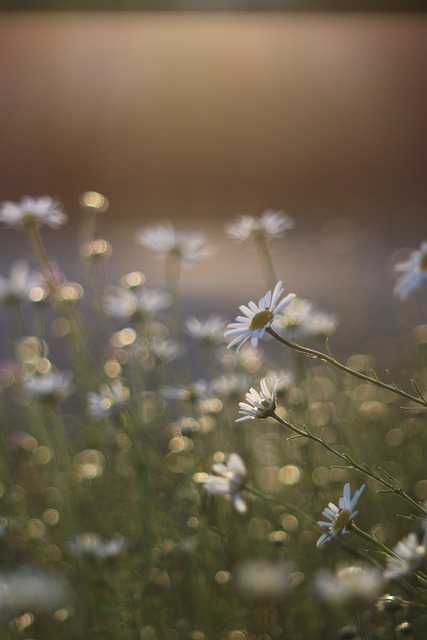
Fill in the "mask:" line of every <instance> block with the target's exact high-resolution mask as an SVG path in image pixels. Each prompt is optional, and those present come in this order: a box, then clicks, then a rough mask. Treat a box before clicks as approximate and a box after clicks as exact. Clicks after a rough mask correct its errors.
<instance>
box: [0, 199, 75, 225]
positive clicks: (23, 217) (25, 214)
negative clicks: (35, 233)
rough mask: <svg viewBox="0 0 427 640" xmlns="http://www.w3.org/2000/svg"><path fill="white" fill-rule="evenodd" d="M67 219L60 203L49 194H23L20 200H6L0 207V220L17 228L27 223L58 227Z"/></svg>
mask: <svg viewBox="0 0 427 640" xmlns="http://www.w3.org/2000/svg"><path fill="white" fill-rule="evenodd" d="M67 220H68V218H67V216H66V214H65V213H64V212H63V211H62V206H61V204H60V203H59V202H57V201H56V200H53V199H52V198H51V197H50V196H43V197H41V198H31V197H30V196H24V197H23V198H22V199H21V201H20V202H10V200H6V201H5V202H3V203H2V205H1V207H0V222H4V224H5V225H7V226H8V227H11V228H15V229H17V230H21V229H23V228H24V227H25V226H27V225H37V226H42V225H44V224H47V225H48V226H49V227H52V229H58V228H59V227H60V226H61V225H63V224H65V223H66V222H67Z"/></svg>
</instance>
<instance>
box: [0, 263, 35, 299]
mask: <svg viewBox="0 0 427 640" xmlns="http://www.w3.org/2000/svg"><path fill="white" fill-rule="evenodd" d="M36 279H37V275H36V274H34V273H31V272H30V267H29V264H28V262H27V261H26V260H16V261H15V262H14V263H13V264H12V266H11V268H10V275H9V278H3V277H2V276H0V302H3V303H4V304H7V303H14V302H21V301H22V300H25V299H27V298H28V294H29V292H30V290H31V288H32V286H33V285H34V283H35V282H36Z"/></svg>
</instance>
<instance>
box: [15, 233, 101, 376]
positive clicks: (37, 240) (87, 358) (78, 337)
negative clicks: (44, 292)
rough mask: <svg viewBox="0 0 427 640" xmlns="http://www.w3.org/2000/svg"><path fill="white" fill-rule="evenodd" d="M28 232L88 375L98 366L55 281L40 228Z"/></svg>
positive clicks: (57, 306)
mask: <svg viewBox="0 0 427 640" xmlns="http://www.w3.org/2000/svg"><path fill="white" fill-rule="evenodd" d="M27 230H28V235H29V239H30V242H31V245H32V248H33V251H34V255H35V258H36V261H37V263H38V265H39V267H40V269H41V270H42V272H43V274H44V276H45V278H46V281H47V284H48V287H49V291H50V293H51V295H52V299H53V303H54V305H55V307H56V308H57V310H58V311H59V312H60V313H62V314H63V315H64V316H65V317H66V319H67V321H68V324H69V327H70V331H69V335H70V339H71V342H72V347H73V351H75V352H76V353H77V354H79V355H80V356H81V357H82V359H83V360H84V362H83V366H82V373H84V374H85V375H88V373H89V372H90V371H93V369H94V368H96V365H95V363H94V362H93V360H92V357H91V355H90V352H89V349H88V346H87V344H86V341H85V339H84V337H83V331H82V329H81V328H80V326H79V323H78V321H77V319H76V317H75V315H74V313H73V310H72V308H71V307H70V305H69V304H68V303H67V302H66V301H65V300H63V298H62V296H61V291H60V288H59V286H58V284H57V282H56V280H55V274H54V272H53V269H52V265H51V263H50V260H49V257H48V255H47V252H46V249H45V246H44V244H43V241H42V239H41V235H40V229H39V227H38V226H37V225H29V226H28V227H27Z"/></svg>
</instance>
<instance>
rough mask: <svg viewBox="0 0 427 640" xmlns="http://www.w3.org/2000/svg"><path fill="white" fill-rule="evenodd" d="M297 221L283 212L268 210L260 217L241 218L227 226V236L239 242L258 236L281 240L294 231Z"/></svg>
mask: <svg viewBox="0 0 427 640" xmlns="http://www.w3.org/2000/svg"><path fill="white" fill-rule="evenodd" d="M294 226H295V220H294V219H293V218H291V217H290V216H288V215H287V214H286V213H284V212H283V211H273V209H267V210H266V211H264V212H263V213H262V214H261V215H260V216H258V217H254V216H247V215H246V216H241V217H240V218H238V220H236V221H234V222H230V223H229V224H227V225H226V226H225V232H226V234H227V235H228V236H229V237H230V238H231V239H232V240H236V241H237V242H246V241H248V240H251V239H253V238H254V237H255V236H257V235H263V236H264V237H265V238H267V239H272V238H280V237H281V236H282V235H283V234H284V233H285V231H288V230H289V229H293V228H294Z"/></svg>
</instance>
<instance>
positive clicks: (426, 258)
mask: <svg viewBox="0 0 427 640" xmlns="http://www.w3.org/2000/svg"><path fill="white" fill-rule="evenodd" d="M420 269H421V271H427V251H423V252H422V254H421V260H420Z"/></svg>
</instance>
